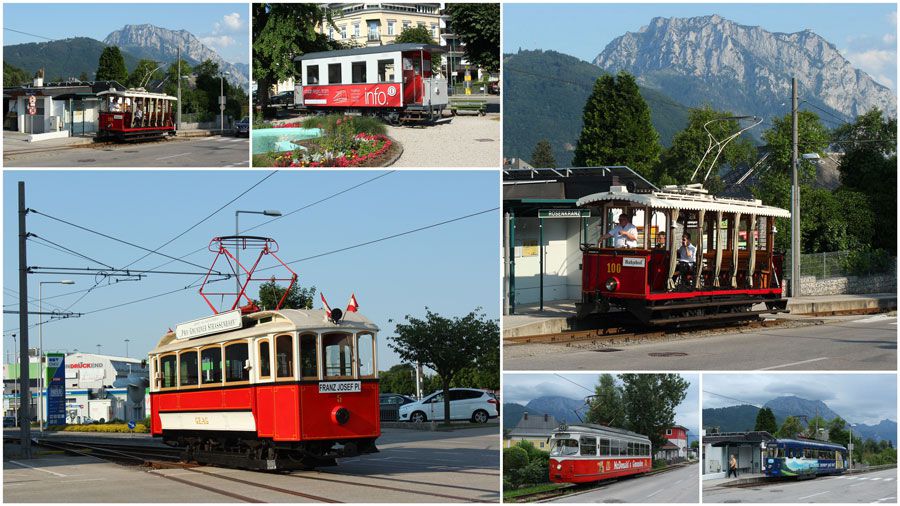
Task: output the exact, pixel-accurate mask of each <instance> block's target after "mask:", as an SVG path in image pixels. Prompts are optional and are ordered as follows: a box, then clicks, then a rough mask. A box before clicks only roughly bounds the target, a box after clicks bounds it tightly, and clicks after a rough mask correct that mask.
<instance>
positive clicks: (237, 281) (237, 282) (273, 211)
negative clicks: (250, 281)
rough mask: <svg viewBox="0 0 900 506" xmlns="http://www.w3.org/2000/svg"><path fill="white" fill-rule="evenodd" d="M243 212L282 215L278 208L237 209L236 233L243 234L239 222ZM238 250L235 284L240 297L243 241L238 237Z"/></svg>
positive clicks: (237, 234)
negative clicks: (262, 209) (259, 209)
mask: <svg viewBox="0 0 900 506" xmlns="http://www.w3.org/2000/svg"><path fill="white" fill-rule="evenodd" d="M241 213H244V214H261V215H263V216H281V211H278V210H277V209H266V210H265V211H235V212H234V235H235V236H239V235H241V228H240V225H239V224H238V217H239V215H240V214H241ZM237 241H238V244H237V250H236V251H235V259H236V260H237V265H236V266H235V269H234V273H235V285H236V286H237V294H238V297H240V294H241V271H240V268H241V243H240V239H237Z"/></svg>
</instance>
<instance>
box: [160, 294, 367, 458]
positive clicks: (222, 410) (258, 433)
mask: <svg viewBox="0 0 900 506" xmlns="http://www.w3.org/2000/svg"><path fill="white" fill-rule="evenodd" d="M338 311H339V310H335V312H338ZM198 329H199V330H198ZM216 329H228V330H216ZM204 332H213V333H211V334H209V335H203V333H204ZM377 332H378V327H377V326H376V325H375V324H373V323H372V322H371V321H369V320H368V319H366V318H365V317H364V316H362V315H360V314H359V313H356V312H349V313H347V314H345V315H344V316H343V318H342V319H341V317H340V316H338V320H337V321H335V320H333V319H330V318H328V317H327V316H326V312H325V311H324V310H295V309H283V310H278V311H259V312H255V313H250V314H243V315H241V311H240V310H235V311H231V312H229V313H222V314H218V315H215V316H212V317H209V318H204V319H201V320H197V321H194V322H189V323H187V324H183V325H179V326H178V327H177V328H176V331H175V332H171V331H170V332H169V333H167V334H166V335H165V336H163V338H162V339H161V340H160V341H159V344H158V345H157V346H156V348H154V349H153V350H152V351H151V352H150V371H151V378H152V380H151V387H150V390H151V391H150V396H151V423H150V425H151V432H152V435H153V436H154V437H161V438H162V440H163V442H165V443H166V444H169V445H172V446H178V447H182V448H184V449H185V458H187V459H188V460H195V461H197V462H200V463H209V464H219V465H226V466H234V467H243V468H249V469H268V470H271V469H290V468H308V467H314V466H321V465H333V464H334V459H335V458H337V457H341V456H352V455H358V454H362V453H372V452H376V451H378V450H377V449H376V448H375V440H376V438H378V437H379V435H380V434H381V425H380V412H379V401H378V374H377V370H378V369H377V361H376V341H375V338H376V333H377ZM191 335H198V337H191Z"/></svg>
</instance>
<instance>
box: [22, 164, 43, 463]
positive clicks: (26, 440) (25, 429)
mask: <svg viewBox="0 0 900 506" xmlns="http://www.w3.org/2000/svg"><path fill="white" fill-rule="evenodd" d="M26 214H28V209H26V208H25V181H19V430H20V434H21V435H22V442H21V450H22V458H25V459H30V458H31V388H30V385H29V373H30V371H29V370H28V365H29V364H28V262H27V261H26V250H27V247H26V241H27V239H28V232H26V230H25V215H26ZM38 318H40V316H38Z"/></svg>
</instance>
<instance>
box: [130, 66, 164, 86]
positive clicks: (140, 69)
mask: <svg viewBox="0 0 900 506" xmlns="http://www.w3.org/2000/svg"><path fill="white" fill-rule="evenodd" d="M164 77H165V76H164V74H163V72H162V68H161V67H160V65H159V62H157V61H154V60H146V59H142V60H140V61H138V64H137V66H136V67H135V68H134V70H132V71H131V75H129V76H128V83H127V86H128V87H130V88H137V87H138V86H144V87H147V86H149V84H150V82H151V81H153V80H161V79H163V78H164Z"/></svg>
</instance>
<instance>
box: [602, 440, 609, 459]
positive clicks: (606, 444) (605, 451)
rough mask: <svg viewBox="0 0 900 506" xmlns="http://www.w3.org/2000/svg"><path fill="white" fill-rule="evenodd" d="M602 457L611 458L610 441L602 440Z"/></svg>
mask: <svg viewBox="0 0 900 506" xmlns="http://www.w3.org/2000/svg"><path fill="white" fill-rule="evenodd" d="M600 455H603V456H609V439H602V438H601V439H600Z"/></svg>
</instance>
